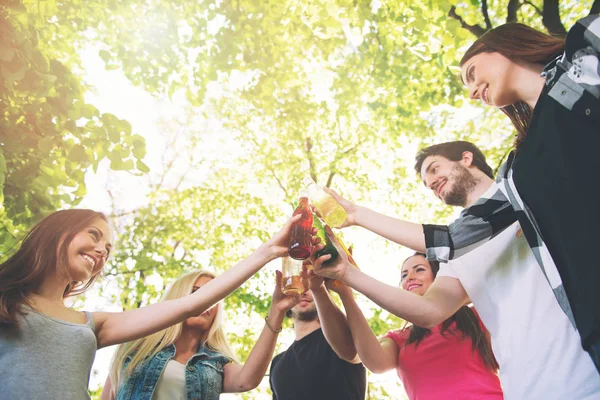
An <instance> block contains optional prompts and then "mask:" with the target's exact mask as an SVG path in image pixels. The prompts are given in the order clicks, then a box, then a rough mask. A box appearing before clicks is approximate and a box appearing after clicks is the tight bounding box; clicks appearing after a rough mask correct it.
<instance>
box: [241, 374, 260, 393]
mask: <svg viewBox="0 0 600 400" xmlns="http://www.w3.org/2000/svg"><path fill="white" fill-rule="evenodd" d="M261 380H262V377H261V379H254V380H247V381H244V382H239V384H238V386H237V390H236V392H238V393H241V392H248V391H250V390H252V389H256V387H257V386H258V385H259V384H260V381H261Z"/></svg>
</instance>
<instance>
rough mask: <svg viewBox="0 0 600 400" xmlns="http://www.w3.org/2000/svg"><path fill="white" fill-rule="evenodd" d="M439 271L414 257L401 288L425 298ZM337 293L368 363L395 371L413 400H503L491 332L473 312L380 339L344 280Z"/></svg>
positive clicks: (406, 263)
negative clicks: (492, 347) (454, 399)
mask: <svg viewBox="0 0 600 400" xmlns="http://www.w3.org/2000/svg"><path fill="white" fill-rule="evenodd" d="M438 270H439V264H438V263H437V262H435V261H432V262H431V263H430V262H428V261H427V259H426V258H425V255H424V254H421V253H415V254H414V255H412V256H410V257H409V258H407V259H406V260H405V261H404V263H403V264H402V272H401V276H402V278H401V281H400V285H401V286H402V289H404V290H406V291H408V292H411V293H415V294H417V295H419V296H423V295H424V294H425V292H427V289H429V287H430V286H431V284H432V283H433V281H434V279H435V276H436V275H437V272H438ZM308 274H309V277H311V276H312V275H313V274H314V273H313V272H312V271H310V272H309V273H308ZM338 282H339V281H338ZM333 290H335V291H336V292H338V293H339V295H340V298H341V300H342V303H343V304H344V308H345V309H346V315H347V317H348V325H349V327H350V330H351V332H352V338H353V339H354V345H355V346H356V350H357V352H358V356H359V357H360V359H361V361H362V362H363V364H364V365H365V366H366V367H367V368H368V369H369V370H370V371H372V372H374V373H376V374H381V373H384V372H387V371H389V370H391V369H396V371H397V373H398V377H399V378H400V380H401V381H402V383H403V385H404V389H405V391H406V393H407V395H408V398H409V399H411V400H416V399H421V400H437V399H449V398H456V399H463V400H469V399H494V400H501V399H503V395H502V387H501V386H500V379H499V378H498V375H497V371H498V363H497V362H496V359H495V358H494V354H493V352H492V349H491V345H490V341H489V333H488V332H487V330H486V329H485V327H484V326H483V323H482V322H481V320H480V319H479V316H478V315H477V313H475V312H474V310H473V309H472V308H470V307H467V306H463V307H461V308H460V309H459V310H458V311H457V312H456V313H455V314H454V315H452V316H451V317H450V318H448V319H447V320H445V321H444V322H442V323H441V324H439V325H437V326H435V327H433V328H431V329H427V328H421V327H418V326H415V325H410V326H409V327H406V328H404V329H400V330H394V331H390V332H388V334H387V335H385V336H384V337H383V338H381V339H379V340H378V339H377V337H376V336H375V334H374V333H373V331H372V330H371V328H370V327H369V323H368V322H367V320H366V318H365V316H364V315H363V313H362V311H361V309H360V307H359V306H358V304H357V303H356V300H354V296H353V294H352V290H351V289H350V288H349V287H348V286H346V285H344V284H343V283H341V282H339V284H338V285H336V287H333Z"/></svg>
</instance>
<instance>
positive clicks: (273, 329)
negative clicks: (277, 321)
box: [265, 315, 283, 333]
mask: <svg viewBox="0 0 600 400" xmlns="http://www.w3.org/2000/svg"><path fill="white" fill-rule="evenodd" d="M265 323H266V324H267V327H268V328H269V329H270V330H272V331H273V332H274V333H279V332H281V331H282V330H283V326H282V327H281V328H279V329H275V328H273V327H272V326H271V324H270V323H269V316H268V315H267V316H266V317H265Z"/></svg>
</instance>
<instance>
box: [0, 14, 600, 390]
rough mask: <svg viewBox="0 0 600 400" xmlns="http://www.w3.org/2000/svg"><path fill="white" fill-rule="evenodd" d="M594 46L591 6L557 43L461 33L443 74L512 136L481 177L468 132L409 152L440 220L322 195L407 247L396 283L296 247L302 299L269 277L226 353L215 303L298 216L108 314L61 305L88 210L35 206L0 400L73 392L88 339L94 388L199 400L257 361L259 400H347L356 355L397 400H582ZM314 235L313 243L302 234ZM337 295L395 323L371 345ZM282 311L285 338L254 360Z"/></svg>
mask: <svg viewBox="0 0 600 400" xmlns="http://www.w3.org/2000/svg"><path fill="white" fill-rule="evenodd" d="M599 53H600V17H599V16H597V15H590V16H588V17H586V18H584V19H582V20H580V21H578V22H577V23H576V24H575V26H574V27H573V28H571V30H570V31H569V34H568V36H567V38H566V40H564V39H559V38H555V37H551V36H549V35H546V34H543V33H541V32H538V31H536V30H534V29H532V28H529V27H527V26H524V25H521V24H506V25H502V26H499V27H497V28H495V29H493V30H491V31H489V32H487V33H486V34H484V35H483V36H482V37H480V38H479V39H478V40H477V41H476V42H475V43H474V44H473V45H472V46H471V47H470V48H469V50H468V51H467V53H466V54H465V56H464V57H463V59H462V60H461V62H460V65H461V71H462V73H461V78H462V80H463V82H464V83H465V85H466V86H467V88H468V90H469V93H470V96H471V97H472V98H473V99H480V100H482V101H483V102H484V103H486V104H487V105H490V106H493V107H497V108H500V109H501V110H502V111H503V112H504V113H506V114H507V115H508V116H509V118H510V119H511V121H512V122H513V124H514V126H515V129H516V130H517V132H518V137H517V141H516V145H515V149H514V151H513V152H512V153H511V154H510V156H509V158H508V160H507V161H506V162H505V164H504V165H503V166H502V168H501V169H500V171H499V173H498V175H497V176H496V177H494V176H493V173H492V169H491V168H490V167H489V166H488V165H487V163H486V161H485V157H484V155H483V153H482V152H481V151H480V150H479V149H478V148H477V147H476V146H475V145H473V144H471V143H469V142H464V141H457V142H448V143H441V144H438V145H434V146H430V147H428V148H425V149H423V150H422V151H421V152H419V154H418V155H417V160H416V161H417V162H416V165H415V169H416V171H417V173H418V174H419V175H420V177H421V179H422V180H423V182H424V184H425V185H426V186H427V187H428V188H430V189H431V190H432V191H433V192H434V194H435V195H436V196H437V197H438V198H439V199H440V200H441V201H442V202H444V203H446V204H449V205H453V206H460V207H463V208H464V210H463V211H462V212H461V215H460V217H459V218H458V219H457V220H455V221H454V222H453V223H451V224H450V225H448V226H441V225H429V224H417V223H412V222H407V221H403V220H399V219H396V218H392V217H388V216H385V215H383V214H380V213H377V212H375V211H372V210H369V209H367V208H365V207H361V206H358V205H356V204H353V203H352V202H350V201H348V200H346V199H344V198H342V197H341V196H339V195H338V194H337V193H336V192H334V191H332V190H330V191H329V192H330V194H331V195H332V196H334V197H335V198H336V200H337V201H338V202H339V203H340V204H341V205H342V206H343V207H344V209H345V210H346V213H347V220H346V221H345V223H344V226H352V225H355V226H360V227H363V228H366V229H368V230H370V231H372V232H374V233H376V234H378V235H381V236H383V237H385V238H387V239H389V240H391V241H393V242H396V243H398V244H400V245H403V246H406V247H409V248H412V249H414V250H415V251H417V252H418V253H416V254H415V255H414V256H412V257H410V258H409V259H407V260H406V261H405V262H404V264H403V266H402V276H401V286H402V287H401V288H399V287H396V286H394V285H388V284H386V283H383V282H379V281H377V280H376V279H374V278H372V277H370V276H368V275H367V274H365V273H364V272H362V271H360V270H358V269H356V268H353V267H352V266H351V264H350V263H349V261H348V259H347V257H346V256H345V253H344V251H340V252H339V253H340V256H339V257H338V259H337V260H335V261H333V262H331V263H328V265H327V266H323V263H324V262H326V261H328V259H329V256H322V257H319V258H315V257H314V256H313V257H311V259H310V262H311V264H312V267H313V268H312V270H306V271H304V275H305V279H306V280H307V282H308V285H309V288H310V291H309V292H307V293H306V294H303V295H300V296H285V295H283V294H282V293H281V290H280V283H281V275H280V273H279V272H278V273H277V274H276V284H275V289H274V291H273V297H272V302H271V307H270V309H269V313H268V315H267V316H266V317H265V324H264V328H263V330H262V332H261V334H260V336H259V338H258V340H257V342H256V344H255V345H254V347H253V349H252V351H251V353H250V355H249V356H248V358H247V360H246V362H245V363H243V364H242V363H240V362H239V361H238V360H237V358H236V356H235V354H234V352H233V351H232V350H231V349H230V347H229V345H228V344H227V340H226V337H225V334H224V332H223V329H222V316H223V306H222V302H221V300H222V299H223V298H225V297H226V296H227V295H229V294H230V293H231V292H233V291H234V290H235V289H236V288H238V287H239V286H240V285H242V284H243V283H244V282H245V281H246V280H247V279H249V278H250V277H251V276H252V275H254V274H255V273H256V272H257V271H258V270H259V269H261V268H262V267H263V266H264V265H265V264H267V263H268V262H270V261H272V260H274V259H275V258H278V257H282V256H284V255H286V254H287V245H288V243H289V236H290V232H291V227H292V225H293V223H294V222H295V221H296V220H297V218H298V217H293V218H290V219H289V220H288V221H287V223H286V225H285V226H284V227H283V228H282V229H281V230H280V231H279V232H278V233H277V234H275V235H274V236H273V237H272V238H271V239H269V240H268V241H266V242H265V243H264V244H262V245H261V246H260V247H259V248H258V249H257V250H256V251H255V252H254V253H252V254H251V255H250V256H249V257H247V258H246V259H244V260H242V261H241V262H240V263H238V264H236V265H235V266H233V267H231V268H229V269H228V270H227V271H226V272H224V273H223V274H221V275H219V276H216V277H215V276H214V275H212V274H209V273H206V272H194V273H190V274H187V275H184V276H183V277H181V278H179V279H178V280H177V281H175V283H174V284H173V285H172V286H171V288H170V289H169V290H168V291H167V293H166V294H165V296H164V298H163V300H162V301H161V302H159V303H157V304H153V305H150V306H147V307H143V308H139V309H136V310H131V311H127V312H122V313H108V312H79V311H75V310H72V309H70V308H68V307H66V306H65V304H64V299H65V298H66V297H69V296H73V295H76V294H80V293H82V292H84V291H85V290H86V289H87V288H89V287H90V285H91V284H92V283H93V282H94V281H95V280H96V278H97V277H98V276H99V274H100V273H101V271H102V269H103V267H104V263H105V261H106V259H107V258H108V257H109V254H110V251H111V246H112V231H111V229H110V227H109V223H108V220H107V218H106V217H105V216H104V215H103V214H101V213H98V212H94V211H91V210H81V209H74V210H63V211H57V212H55V213H54V214H51V215H50V216H48V217H46V218H45V219H44V220H42V221H41V222H40V223H38V224H37V225H36V226H35V227H34V228H33V229H32V230H31V231H30V232H29V233H28V234H27V235H26V237H25V238H24V239H23V241H22V243H21V245H20V247H19V248H18V249H17V250H16V252H15V253H14V254H12V255H11V256H10V257H9V258H8V259H7V260H6V261H4V262H3V263H2V264H1V265H0V388H1V393H0V394H1V397H2V398H6V399H38V398H43V399H85V398H88V391H87V386H88V380H89V375H90V370H91V365H92V362H93V359H94V355H95V352H96V350H97V349H98V348H102V347H104V346H109V345H113V344H121V345H120V346H119V348H118V350H117V352H116V354H115V357H114V360H113V363H112V366H111V371H110V375H109V378H108V380H107V384H106V386H105V389H104V392H103V397H104V398H116V399H177V398H180V399H217V398H218V397H219V395H220V393H222V392H240V391H247V390H250V389H252V388H254V387H256V386H257V385H258V383H259V382H260V381H261V379H262V378H263V376H264V375H265V373H266V370H267V368H268V367H269V364H271V371H270V384H271V388H272V391H273V396H274V398H276V399H296V398H298V399H299V398H307V397H309V398H313V399H354V398H356V399H364V397H365V387H366V377H365V369H364V367H367V368H368V369H370V370H371V371H373V372H376V373H377V372H383V371H386V370H390V369H394V368H395V369H396V370H397V372H398V375H399V377H400V379H401V380H402V381H403V384H404V387H405V388H406V390H407V393H408V396H409V398H411V399H447V398H456V399H482V398H498V399H499V398H503V397H504V398H506V399H559V398H569V399H599V398H600V307H599V306H598V305H599V304H600V291H599V290H597V286H598V283H599V282H600V268H598V266H597V263H596V261H595V259H594V256H593V254H594V252H593V249H594V245H595V242H596V239H597V236H598V234H597V233H596V229H597V227H598V226H599V225H600V210H599V208H598V207H597V205H596V203H597V201H596V198H595V194H596V190H595V186H596V184H595V183H596V182H597V179H596V177H595V175H596V173H595V168H594V166H593V160H594V158H595V156H596V152H597V149H598V148H600V128H599V127H600V116H599V114H600V68H599ZM314 243H315V254H316V252H318V251H319V250H320V249H321V247H322V244H319V243H318V239H315V242H314ZM336 245H338V244H337V243H336ZM326 278H328V279H326ZM332 280H337V281H339V282H341V283H340V284H338V285H335V286H334V287H333V289H332V290H335V291H337V292H338V294H339V296H340V298H341V300H342V304H343V307H344V309H345V314H344V313H343V312H342V311H341V310H340V309H339V308H338V307H337V306H336V305H335V303H334V302H332V300H331V297H330V294H329V291H328V290H327V289H328V286H329V285H328V283H327V282H331V281H332ZM352 289H354V290H356V291H358V292H360V293H362V294H363V295H365V296H367V297H368V298H370V299H371V300H373V301H374V302H375V303H376V304H378V305H379V306H381V307H382V308H384V309H386V310H388V311H389V312H391V313H393V314H395V315H397V316H399V317H401V318H403V319H405V320H406V321H409V322H411V323H412V325H411V326H410V327H408V328H405V329H398V330H394V331H392V332H390V333H388V334H387V335H386V336H385V337H383V338H381V339H378V338H377V337H376V336H375V334H374V333H373V332H372V330H371V329H370V327H369V325H368V323H367V320H366V319H365V317H364V315H363V314H362V312H361V310H360V308H359V307H358V306H357V303H356V302H355V299H354V295H353V293H352ZM470 304H472V307H471V306H469V305H470ZM286 313H290V314H291V316H292V317H293V319H294V329H295V333H296V341H295V342H294V343H293V344H292V345H291V346H290V348H289V349H287V350H286V351H285V352H284V353H282V354H280V355H278V356H276V357H275V358H274V359H273V360H272V362H271V358H272V355H273V352H274V349H275V344H276V340H277V334H278V333H279V332H280V331H281V324H282V321H283V319H284V317H285V315H286Z"/></svg>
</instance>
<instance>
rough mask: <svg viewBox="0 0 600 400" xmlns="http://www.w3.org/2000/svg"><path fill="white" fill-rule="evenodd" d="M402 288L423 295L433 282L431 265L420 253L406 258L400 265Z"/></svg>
mask: <svg viewBox="0 0 600 400" xmlns="http://www.w3.org/2000/svg"><path fill="white" fill-rule="evenodd" d="M401 276H402V280H401V286H402V289H404V290H408V291H409V292H412V293H416V294H418V295H419V296H423V295H424V294H425V292H427V289H429V286H431V284H432V283H433V280H434V276H433V271H432V270H431V266H430V265H429V262H428V261H427V259H425V257H423V256H422V255H419V254H417V255H414V256H412V257H410V258H408V259H407V260H406V261H405V262H404V265H402V275H401Z"/></svg>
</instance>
